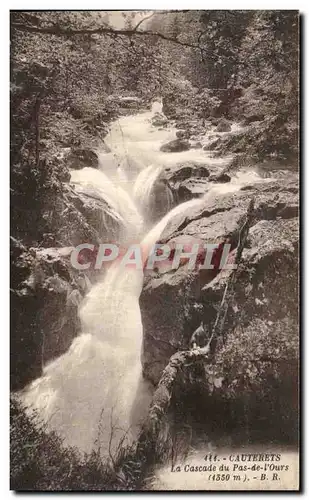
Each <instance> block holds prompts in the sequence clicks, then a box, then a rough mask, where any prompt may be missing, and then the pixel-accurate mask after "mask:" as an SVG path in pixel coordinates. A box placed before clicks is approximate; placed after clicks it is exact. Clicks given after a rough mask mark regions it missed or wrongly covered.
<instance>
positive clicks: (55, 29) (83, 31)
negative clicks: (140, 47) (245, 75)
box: [11, 22, 228, 59]
mask: <svg viewBox="0 0 309 500" xmlns="http://www.w3.org/2000/svg"><path fill="white" fill-rule="evenodd" d="M11 27H12V28H15V29H17V30H20V31H25V32H28V33H40V34H42V35H44V34H45V35H55V36H66V37H72V36H76V35H107V36H111V37H117V36H127V37H132V36H142V37H157V38H160V39H161V40H165V41H167V42H171V43H175V44H177V45H181V46H183V47H188V48H191V49H196V50H199V51H202V52H203V53H206V54H208V56H209V57H211V58H212V59H217V56H214V55H213V54H212V53H211V52H210V51H207V50H206V49H205V48H204V47H201V46H200V45H199V44H196V43H190V42H185V41H181V40H179V39H178V38H173V37H171V36H168V35H164V34H163V33H159V32H157V31H144V30H143V31H136V27H135V28H134V29H124V30H118V29H114V28H110V27H106V26H104V27H102V26H100V27H98V28H94V29H88V28H79V29H75V28H74V29H72V28H66V27H63V26H55V25H52V26H45V27H39V26H33V25H32V26H30V25H26V24H23V23H16V22H13V23H12V24H11ZM221 58H223V56H221ZM224 58H225V59H228V57H224Z"/></svg>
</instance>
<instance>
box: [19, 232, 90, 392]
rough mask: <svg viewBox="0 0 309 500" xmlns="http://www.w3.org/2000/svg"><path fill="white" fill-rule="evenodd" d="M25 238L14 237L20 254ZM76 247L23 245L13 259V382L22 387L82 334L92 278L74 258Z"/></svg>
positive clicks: (39, 373) (38, 374)
mask: <svg viewBox="0 0 309 500" xmlns="http://www.w3.org/2000/svg"><path fill="white" fill-rule="evenodd" d="M18 245H19V243H18V242H16V241H12V252H13V253H15V254H16V248H17V247H18ZM70 253H71V248H67V249H57V248H54V249H34V248H32V249H29V250H26V249H25V248H23V250H22V252H20V254H19V256H18V257H17V258H15V259H14V261H12V262H14V264H12V269H11V271H12V288H11V301H12V302H11V303H12V316H11V384H12V389H14V390H16V389H20V388H22V387H23V386H24V385H25V384H27V383H28V382H30V381H31V380H33V379H34V378H36V377H38V376H40V375H41V374H42V368H43V366H44V364H45V363H46V362H47V361H49V360H51V359H53V358H55V357H56V356H59V355H60V354H63V353H64V352H65V351H66V350H67V349H68V347H69V346H70V343H71V341H72V339H73V338H74V337H75V336H76V335H77V334H78V331H79V328H80V324H79V318H78V306H79V303H80V301H81V299H82V296H83V295H84V293H85V292H86V290H87V287H88V284H87V283H89V279H88V278H87V277H86V275H85V274H84V272H81V271H77V270H75V269H74V268H73V267H72V265H71V263H70Z"/></svg>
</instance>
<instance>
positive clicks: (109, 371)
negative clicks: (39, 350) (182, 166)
mask: <svg viewBox="0 0 309 500" xmlns="http://www.w3.org/2000/svg"><path fill="white" fill-rule="evenodd" d="M156 112H162V104H161V103H160V102H156V103H154V104H153V106H152V109H151V110H150V111H146V112H142V113H139V114H137V115H130V116H125V117H121V118H120V119H118V120H116V121H115V122H114V123H112V124H111V127H110V132H109V134H108V136H107V137H106V138H105V142H106V144H107V145H108V146H109V148H110V150H111V152H109V153H107V152H104V151H103V150H102V151H100V152H99V162H100V166H99V169H98V170H96V169H93V168H90V167H88V168H84V169H82V170H76V171H72V173H71V174H72V177H71V182H72V183H73V184H78V185H79V187H80V188H81V189H85V191H87V190H89V189H94V190H95V191H96V192H97V193H99V194H100V196H102V198H103V199H104V200H106V201H107V202H108V203H109V205H110V206H111V207H112V208H113V210H114V211H115V213H117V214H118V215H119V218H120V220H122V221H123V230H122V234H121V242H122V243H123V244H125V245H129V244H130V243H133V242H134V243H136V242H141V244H142V245H143V247H146V248H148V247H149V248H150V247H151V246H152V245H153V244H154V243H156V241H158V240H159V238H160V235H161V233H162V231H163V230H164V228H165V226H166V224H167V223H168V221H169V220H170V219H172V218H173V217H174V216H175V215H176V214H179V213H181V212H185V211H186V210H188V209H190V208H191V207H195V206H199V205H201V204H202V203H203V198H199V199H193V200H190V201H188V202H185V203H182V204H181V205H178V206H177V207H174V208H172V204H173V200H172V198H171V193H170V191H169V190H168V189H166V190H165V192H163V193H162V200H161V201H162V210H163V212H164V214H165V215H164V216H163V217H162V218H161V220H159V221H158V222H156V223H154V224H152V225H151V223H149V218H148V217H147V216H146V215H147V214H148V213H150V212H151V210H152V209H153V207H152V205H151V203H152V202H151V199H152V192H153V189H154V186H155V184H156V182H157V180H158V178H159V176H160V174H161V173H162V169H163V167H166V166H172V165H175V164H179V163H184V162H188V161H194V162H195V163H200V164H203V165H205V164H206V165H207V160H208V161H209V157H210V153H208V152H207V151H203V150H202V148H201V149H190V150H189V151H185V152H181V153H163V152H161V151H160V147H161V146H162V144H163V143H166V142H168V141H170V140H173V139H175V138H176V129H175V128H173V127H172V126H169V127H167V128H165V129H163V130H159V129H157V128H155V127H154V126H152V125H151V118H152V117H153V115H154V113H156ZM207 140H209V138H208V137H207V135H206V136H205V144H206V143H207ZM226 161H227V159H224V158H223V159H222V158H220V159H214V158H212V159H211V162H212V164H213V163H218V167H219V168H221V167H223V166H224V165H225V164H226ZM257 180H259V177H258V175H257V174H256V173H255V172H253V171H252V172H244V173H242V174H237V176H235V177H234V178H232V180H231V182H230V183H228V184H215V185H213V187H212V188H210V190H209V191H208V192H207V193H206V194H205V197H208V196H211V195H212V193H215V194H217V195H218V194H220V193H226V192H229V191H237V190H238V189H240V188H241V186H243V185H244V184H247V183H252V182H253V181H254V182H256V181H257ZM107 243H108V242H107ZM98 272H99V271H98ZM142 286H143V271H142V270H140V271H139V270H137V269H131V268H121V267H120V266H119V263H118V262H115V264H113V265H112V266H110V267H109V268H108V271H106V272H102V275H100V276H99V278H98V280H97V282H96V284H94V285H93V286H92V288H91V289H90V291H89V292H88V294H87V295H86V297H85V299H84V300H83V302H82V304H81V307H80V311H79V314H80V319H81V325H82V327H81V334H80V335H79V336H78V337H77V338H75V339H74V341H73V342H72V344H71V346H70V348H69V350H68V351H67V352H66V353H65V354H63V355H62V356H60V357H59V358H57V359H56V360H54V361H52V362H51V363H49V364H48V365H47V366H45V367H44V371H43V375H42V376H41V377H40V378H39V379H37V380H35V381H34V382H32V383H31V384H30V385H29V386H28V387H27V388H26V389H25V390H24V391H23V392H22V395H21V397H22V400H23V402H24V403H25V404H26V405H27V406H30V407H34V408H36V409H38V411H39V414H40V415H41V417H42V418H43V419H44V421H46V422H47V423H48V427H49V428H50V429H53V430H55V431H57V432H58V433H59V434H60V436H61V437H63V439H64V442H65V444H67V445H72V446H76V447H77V448H78V449H80V450H81V451H82V452H90V451H91V450H92V449H93V448H95V449H100V450H101V452H102V454H103V455H104V454H105V453H106V454H109V455H110V454H114V453H116V451H117V448H118V446H119V445H121V444H122V443H123V442H130V441H131V440H132V439H134V438H135V437H136V436H137V433H138V429H139V426H140V424H141V422H142V421H143V419H144V418H145V416H146V414H147V409H148V406H149V403H150V400H151V396H152V392H153V388H152V386H151V385H150V384H149V383H148V382H147V381H145V380H143V377H142V367H141V361H140V353H141V347H142V337H143V325H142V320H141V311H140V307H139V296H140V293H141V290H142Z"/></svg>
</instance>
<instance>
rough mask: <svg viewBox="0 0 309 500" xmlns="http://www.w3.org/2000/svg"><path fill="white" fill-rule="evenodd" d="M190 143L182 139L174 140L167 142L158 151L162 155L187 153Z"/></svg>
mask: <svg viewBox="0 0 309 500" xmlns="http://www.w3.org/2000/svg"><path fill="white" fill-rule="evenodd" d="M189 149H190V143H189V142H187V141H185V140H183V139H175V140H174V141H170V142H167V143H166V144H163V146H161V148H160V151H162V152H163V153H180V152H181V151H188V150H189Z"/></svg>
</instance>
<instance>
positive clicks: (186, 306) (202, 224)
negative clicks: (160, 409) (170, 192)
mask: <svg viewBox="0 0 309 500" xmlns="http://www.w3.org/2000/svg"><path fill="white" fill-rule="evenodd" d="M297 187H298V186H297V184H293V183H288V182H287V181H286V182H285V184H282V183H281V184H280V183H276V182H268V183H265V184H256V185H252V186H250V187H248V188H247V189H246V190H243V191H240V192H238V193H233V194H227V195H224V196H220V197H213V196H212V197H210V198H209V199H208V200H207V199H205V200H204V202H203V203H202V204H201V206H195V207H194V208H191V209H188V211H187V213H183V214H180V215H178V216H176V217H175V218H174V219H173V220H171V221H170V222H169V224H167V226H166V228H165V230H164V231H163V233H162V235H161V238H160V241H161V242H162V243H169V242H170V241H172V240H173V239H175V238H176V237H179V236H181V235H182V236H187V237H188V238H199V239H201V240H202V241H203V242H204V243H220V242H223V241H224V240H225V238H227V237H229V238H230V241H231V243H232V247H233V246H235V245H237V242H238V236H239V231H240V228H241V227H242V224H243V221H244V219H245V216H246V212H247V208H248V204H249V200H250V199H251V198H252V196H254V197H255V218H254V224H253V227H252V228H251V230H250V237H249V241H248V244H247V246H250V247H251V248H246V249H245V251H244V253H243V263H242V268H243V272H242V273H240V274H239V275H238V278H237V279H238V283H239V285H238V287H237V290H238V291H237V294H238V295H237V303H236V309H235V310H237V308H238V310H240V308H241V310H242V318H243V319H242V321H243V322H244V323H243V324H247V323H248V322H250V321H253V320H255V319H254V318H256V316H257V315H256V313H255V311H257V312H258V316H259V317H261V315H263V320H264V319H265V321H266V320H267V321H268V320H269V321H274V320H275V319H276V321H277V319H278V321H279V320H281V319H282V317H283V316H285V315H288V314H289V315H291V314H294V315H295V307H296V304H297V293H296V289H297V285H295V283H296V282H297V265H298V262H297V239H298V219H297V216H298V191H297ZM287 270H288V271H287ZM227 272H228V271H226V270H222V271H220V272H219V273H218V272H214V271H212V270H205V271H202V272H198V271H196V270H194V271H188V270H186V266H181V267H180V268H178V269H177V270H176V271H171V270H170V271H169V272H166V270H165V272H164V273H160V272H158V273H157V274H155V275H154V276H150V277H148V278H147V280H146V282H145V285H144V288H143V291H142V294H141V298H140V304H141V312H142V319H143V325H144V347H143V358H142V360H143V370H144V375H145V376H146V377H147V378H148V379H149V380H151V381H152V382H153V383H155V384H156V383H157V382H158V380H159V378H160V375H161V373H162V369H163V368H164V366H165V365H166V364H167V363H168V359H169V357H170V356H171V355H172V354H174V353H175V352H176V351H177V350H180V349H187V348H188V346H189V341H190V337H191V335H192V333H193V331H194V329H195V328H196V327H197V326H198V325H199V323H200V321H201V319H202V318H204V319H205V318H207V322H208V329H209V330H210V329H211V326H212V324H213V321H214V319H215V316H216V311H217V306H218V304H219V303H220V301H221V298H222V294H223V291H224V287H225V284H226V279H227V276H226V273H227ZM292 278H293V279H292ZM278 284H279V285H278ZM278 286H279V288H280V290H284V294H282V301H281V302H279V301H277V300H276V294H277V291H278ZM246 294H247V295H246ZM263 294H264V295H263ZM295 294H296V295H295ZM260 302H261V303H260ZM278 304H279V305H278ZM259 308H264V309H259ZM263 311H264V312H265V316H264V312H263ZM293 311H294V312H293ZM280 314H281V316H280ZM271 318H272V319H271ZM232 319H233V315H232V316H231V319H230V316H229V317H228V318H227V322H226V325H227V327H228V326H229V325H233V323H232V322H231V321H232ZM233 320H234V319H233Z"/></svg>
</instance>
